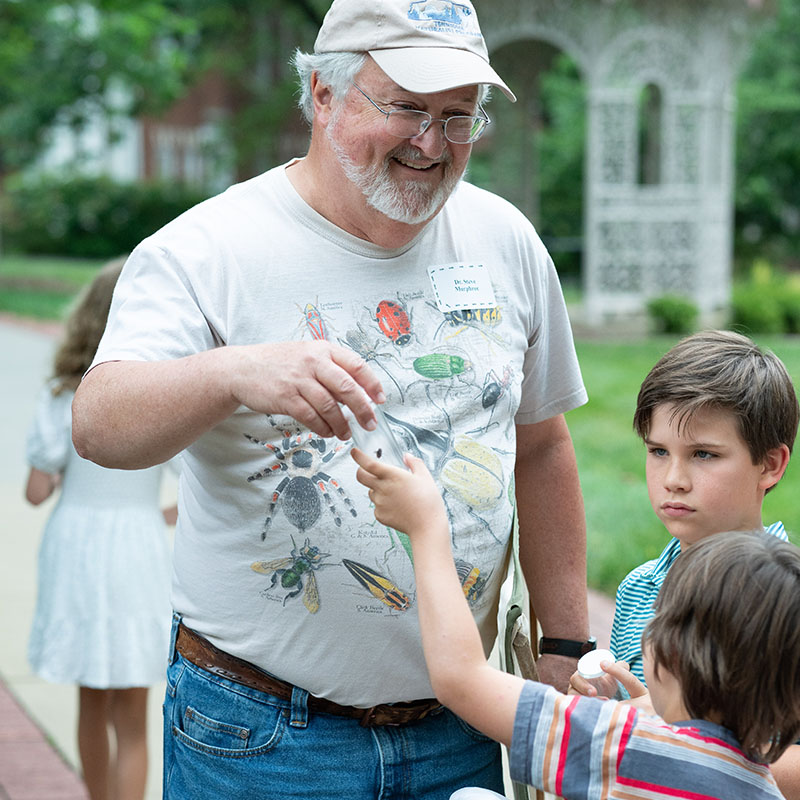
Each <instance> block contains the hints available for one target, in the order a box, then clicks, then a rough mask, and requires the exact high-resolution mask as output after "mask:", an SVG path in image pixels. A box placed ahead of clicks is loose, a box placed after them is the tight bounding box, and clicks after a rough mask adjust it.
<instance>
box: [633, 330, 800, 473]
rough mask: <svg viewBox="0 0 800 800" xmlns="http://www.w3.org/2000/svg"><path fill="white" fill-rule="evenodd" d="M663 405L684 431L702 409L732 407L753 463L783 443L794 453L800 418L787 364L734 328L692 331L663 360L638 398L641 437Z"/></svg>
mask: <svg viewBox="0 0 800 800" xmlns="http://www.w3.org/2000/svg"><path fill="white" fill-rule="evenodd" d="M661 405H667V406H671V407H672V419H676V420H677V422H678V429H679V430H680V429H681V428H682V427H685V426H686V425H687V423H689V422H690V421H691V418H692V416H693V415H694V414H695V413H696V412H697V411H699V410H701V409H707V408H721V409H726V410H729V411H730V412H731V413H732V414H734V415H735V417H736V420H737V423H738V427H739V432H740V434H741V436H742V439H743V440H744V441H745V443H746V444H747V447H748V450H749V451H750V457H751V458H752V461H753V463H754V464H760V463H762V462H763V461H764V459H765V458H766V456H767V453H768V452H769V451H770V450H772V449H774V448H776V447H780V446H781V445H782V444H785V445H786V446H787V447H788V448H789V452H791V450H792V447H793V446H794V440H795V437H796V436H797V423H798V418H800V409H798V404H797V396H796V394H795V390H794V385H793V384H792V379H791V378H790V377H789V373H788V372H787V371H786V367H784V365H783V362H782V361H781V360H780V359H779V358H778V357H777V356H776V355H775V354H774V353H771V352H770V351H769V350H762V349H761V348H759V347H758V346H757V345H756V344H755V343H754V342H752V341H751V340H750V339H748V338H747V337H746V336H742V335H741V334H739V333H733V332H732V331H704V332H702V333H696V334H693V335H692V336H688V337H686V338H685V339H683V340H681V341H680V342H678V344H676V345H675V346H674V347H673V348H671V349H670V350H669V351H668V352H667V353H666V354H665V355H663V356H662V357H661V358H660V359H659V361H658V362H657V363H656V365H655V366H654V367H653V368H652V369H651V370H650V372H649V373H648V375H647V377H646V378H645V379H644V382H643V383H642V386H641V389H640V390H639V396H638V398H637V400H636V412H635V414H634V417H633V428H634V430H635V431H636V433H638V434H639V436H640V437H641V438H642V439H647V436H648V434H649V432H650V424H651V421H652V417H653V411H654V410H655V408H656V407H657V406H661Z"/></svg>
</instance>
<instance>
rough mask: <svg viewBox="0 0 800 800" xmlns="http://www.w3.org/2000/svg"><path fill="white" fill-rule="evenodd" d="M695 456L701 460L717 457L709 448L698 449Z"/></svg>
mask: <svg viewBox="0 0 800 800" xmlns="http://www.w3.org/2000/svg"><path fill="white" fill-rule="evenodd" d="M695 456H696V457H697V458H699V459H700V460H701V461H708V460H709V459H711V458H716V456H715V455H714V453H709V452H708V450H698V451H697V452H695Z"/></svg>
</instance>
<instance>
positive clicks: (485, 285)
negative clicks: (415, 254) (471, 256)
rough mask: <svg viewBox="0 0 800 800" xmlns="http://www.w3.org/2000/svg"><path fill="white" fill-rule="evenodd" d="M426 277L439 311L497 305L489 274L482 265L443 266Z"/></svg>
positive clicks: (436, 268)
mask: <svg viewBox="0 0 800 800" xmlns="http://www.w3.org/2000/svg"><path fill="white" fill-rule="evenodd" d="M428 274H429V275H430V279H431V286H432V287H433V296H434V298H435V300H436V305H437V307H438V309H439V311H455V310H457V309H462V308H494V307H495V306H496V305H497V301H496V300H495V297H494V287H493V286H492V280H491V278H490V276H489V270H488V269H486V267H485V266H484V265H483V264H444V265H443V266H441V267H430V269H429V270H428Z"/></svg>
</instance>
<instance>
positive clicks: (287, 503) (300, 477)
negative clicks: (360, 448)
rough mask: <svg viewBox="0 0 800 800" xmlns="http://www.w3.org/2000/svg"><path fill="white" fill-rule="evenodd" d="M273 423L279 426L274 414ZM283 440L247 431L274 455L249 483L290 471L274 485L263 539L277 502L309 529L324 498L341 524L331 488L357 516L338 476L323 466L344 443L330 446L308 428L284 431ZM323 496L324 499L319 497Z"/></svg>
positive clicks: (297, 524) (299, 525)
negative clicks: (276, 442) (266, 439)
mask: <svg viewBox="0 0 800 800" xmlns="http://www.w3.org/2000/svg"><path fill="white" fill-rule="evenodd" d="M269 421H270V424H271V425H273V427H277V425H275V422H274V421H273V419H272V418H271V417H269ZM282 433H283V440H282V441H281V444H280V446H276V445H274V444H272V443H271V442H264V441H262V440H260V439H256V438H255V437H254V436H250V435H249V434H247V433H246V434H244V436H245V438H246V439H248V440H249V441H251V442H252V443H253V444H256V445H259V446H261V447H264V448H265V449H266V450H269V451H270V453H271V454H272V455H273V456H274V457H275V460H274V462H273V463H272V464H269V465H268V466H267V467H265V468H264V469H262V470H259V471H258V472H254V473H253V474H252V475H250V476H249V477H248V478H247V481H248V483H252V482H253V481H257V480H261V479H263V478H265V477H267V476H269V475H271V474H273V473H276V472H285V473H287V474H286V476H285V477H284V478H283V480H282V481H281V482H280V483H279V484H278V485H277V486H276V487H275V489H274V490H273V492H272V496H271V498H270V503H269V507H268V508H267V516H266V519H265V520H264V527H263V528H262V530H261V539H262V540H263V539H266V536H267V531H268V530H269V528H270V525H271V524H272V520H273V517H274V516H275V513H276V511H277V509H278V506H279V505H280V507H281V508H282V509H283V513H284V514H286V518H287V519H288V520H289V522H290V523H291V524H292V525H293V526H294V527H295V528H297V529H298V530H299V531H301V532H303V531H307V530H308V529H309V528H310V527H311V526H312V525H314V523H315V522H316V521H317V520H318V519H319V518H320V515H321V514H322V500H324V501H325V503H326V505H327V506H328V510H329V511H330V512H331V514H332V515H333V520H334V522H335V523H336V525H337V527H341V524H342V519H341V517H340V516H339V512H338V511H337V509H336V505H335V504H334V501H333V497H332V495H331V492H330V488H329V487H331V488H333V490H334V491H335V492H336V494H337V496H338V499H339V501H340V502H342V503H343V504H344V506H345V507H346V508H347V510H348V511H349V512H350V514H352V516H354V517H356V516H358V514H357V512H356V510H355V508H353V504H352V502H351V500H350V498H349V497H348V496H347V494H346V493H345V491H344V489H343V488H342V487H341V486H340V485H339V483H338V481H337V480H336V479H335V478H332V477H331V476H330V475H328V474H327V473H325V472H323V471H322V470H321V469H320V468H321V467H322V466H323V465H324V464H327V463H328V462H329V461H330V460H331V459H332V458H333V457H334V456H335V455H336V453H337V452H339V450H341V449H342V447H343V445H335V446H333V447H330V446H329V445H328V443H327V442H326V441H325V439H323V438H322V437H321V436H317V434H316V433H312V432H311V431H308V432H306V433H301V432H300V431H297V432H296V433H291V432H289V431H286V430H284V431H282ZM320 498H321V499H320Z"/></svg>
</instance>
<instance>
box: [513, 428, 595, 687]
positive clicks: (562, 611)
mask: <svg viewBox="0 0 800 800" xmlns="http://www.w3.org/2000/svg"><path fill="white" fill-rule="evenodd" d="M558 419H559V420H560V421H555V422H551V421H550V420H548V423H551V427H550V433H551V436H550V437H548V438H545V439H541V438H539V437H536V436H535V435H531V433H532V432H531V431H526V428H527V427H528V426H519V428H518V431H520V437H519V439H520V450H519V452H518V457H517V469H516V492H517V514H518V517H519V526H520V563H521V565H522V570H523V573H524V575H525V580H526V583H527V585H528V589H529V592H530V596H531V605H532V607H533V609H534V610H535V613H536V617H537V619H538V620H539V623H540V624H541V626H542V631H543V633H544V634H545V635H546V636H552V637H557V638H562V639H575V640H579V641H581V640H585V639H586V638H587V637H588V636H589V619H588V609H587V605H586V522H585V517H584V510H583V498H582V496H581V491H580V484H579V482H578V470H577V465H576V462H575V453H574V449H573V447H572V440H571V438H570V436H569V432H568V431H567V428H566V423H564V422H563V419H562V418H558ZM540 424H541V423H540ZM532 427H533V428H535V427H536V426H532ZM553 433H555V434H556V435H552V434H553ZM533 635H535V633H534V634H533ZM549 658H551V659H559V660H563V661H564V662H565V664H563V665H558V667H557V669H558V671H559V672H561V673H563V675H562V678H563V677H564V676H567V679H568V672H569V670H571V669H574V662H573V663H572V664H568V663H566V662H567V661H568V659H562V658H561V657H557V656H550V657H549ZM543 677H545V676H543ZM557 688H561V689H562V691H563V690H564V688H565V687H562V686H558V687H557Z"/></svg>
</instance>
